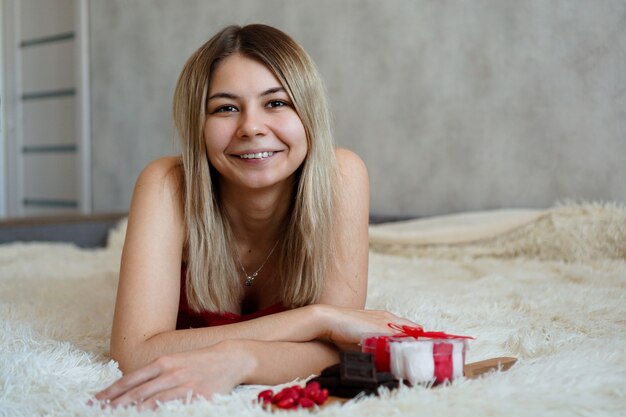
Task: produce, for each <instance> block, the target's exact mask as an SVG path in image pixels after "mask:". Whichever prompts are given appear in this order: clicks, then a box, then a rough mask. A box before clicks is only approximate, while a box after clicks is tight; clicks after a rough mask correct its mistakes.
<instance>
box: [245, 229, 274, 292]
mask: <svg viewBox="0 0 626 417" xmlns="http://www.w3.org/2000/svg"><path fill="white" fill-rule="evenodd" d="M277 245H278V240H277V241H276V243H274V246H273V247H272V250H271V251H270V253H268V254H267V258H265V261H263V264H262V265H261V266H260V267H259V269H257V270H256V271H254V272H253V273H252V274H248V271H246V268H244V267H243V263H241V258H240V257H239V252H238V251H237V260H238V261H239V266H240V267H241V270H242V271H243V273H244V275H245V276H246V287H251V286H252V281H254V279H255V278H256V276H257V275H259V272H260V271H261V269H263V267H264V266H265V264H266V263H267V261H269V260H270V256H272V253H274V249H276V246H277Z"/></svg>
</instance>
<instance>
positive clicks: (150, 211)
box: [129, 156, 184, 227]
mask: <svg viewBox="0 0 626 417" xmlns="http://www.w3.org/2000/svg"><path fill="white" fill-rule="evenodd" d="M183 187H184V183H183V170H182V162H181V159H180V157H176V156H169V157H164V158H159V159H156V160H154V161H152V162H150V163H149V164H148V165H147V166H146V167H145V168H144V169H143V171H141V173H140V174H139V177H138V178H137V182H136V183H135V190H134V192H133V199H132V203H131V208H130V219H129V220H132V222H131V223H133V225H134V224H150V227H157V226H158V227H162V226H164V225H165V224H169V223H171V225H172V226H173V227H180V226H181V225H182V219H183V192H182V191H183Z"/></svg>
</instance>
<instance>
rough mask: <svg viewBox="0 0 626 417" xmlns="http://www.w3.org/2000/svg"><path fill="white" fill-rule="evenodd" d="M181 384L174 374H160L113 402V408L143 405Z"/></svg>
mask: <svg viewBox="0 0 626 417" xmlns="http://www.w3.org/2000/svg"><path fill="white" fill-rule="evenodd" d="M180 382H181V381H180V379H179V378H177V377H176V376H175V375H174V374H172V373H169V374H160V375H158V376H157V377H156V378H153V379H151V380H148V381H145V382H143V383H142V384H140V385H138V386H137V387H135V388H133V389H131V390H128V391H127V392H125V393H124V394H122V395H120V396H119V397H117V398H115V399H114V400H112V401H111V406H112V407H114V408H115V407H128V406H132V405H138V404H142V403H143V402H144V401H146V399H149V398H152V397H154V396H157V395H158V394H160V393H161V392H165V391H168V390H170V389H173V388H175V387H177V386H179V385H180Z"/></svg>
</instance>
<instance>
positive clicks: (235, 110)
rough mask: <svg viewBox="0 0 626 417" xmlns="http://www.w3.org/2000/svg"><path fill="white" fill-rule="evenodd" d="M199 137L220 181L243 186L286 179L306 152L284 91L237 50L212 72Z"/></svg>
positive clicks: (297, 119) (269, 74)
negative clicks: (201, 132) (205, 110)
mask: <svg viewBox="0 0 626 417" xmlns="http://www.w3.org/2000/svg"><path fill="white" fill-rule="evenodd" d="M204 140H205V143H206V150H207V156H208V158H209V162H210V163H211V165H212V166H213V167H214V168H215V169H216V170H217V172H218V173H219V174H220V182H221V183H222V184H224V185H227V186H234V187H241V188H244V189H246V188H247V189H262V188H266V187H272V186H276V185H281V184H283V183H284V184H287V182H286V180H290V179H292V178H293V174H294V173H295V171H296V170H297V169H298V167H299V166H300V165H301V164H302V162H303V161H304V158H305V157H306V154H307V140H306V133H305V129H304V126H303V124H302V121H301V120H300V117H299V116H298V114H297V113H296V111H295V109H294V107H293V104H292V102H291V99H290V98H289V95H288V94H287V92H286V91H285V89H284V88H283V86H282V85H281V83H280V82H279V81H278V79H277V78H276V77H275V76H274V74H272V72H271V71H270V70H269V69H268V68H267V67H266V66H265V65H263V64H262V63H260V62H258V61H256V60H253V59H250V58H247V57H245V56H243V55H241V54H234V55H231V56H229V57H227V58H225V59H224V60H223V61H222V62H220V63H219V64H218V66H217V68H216V69H215V71H214V72H213V76H212V79H211V84H210V88H209V93H208V101H207V115H206V121H205V124H204Z"/></svg>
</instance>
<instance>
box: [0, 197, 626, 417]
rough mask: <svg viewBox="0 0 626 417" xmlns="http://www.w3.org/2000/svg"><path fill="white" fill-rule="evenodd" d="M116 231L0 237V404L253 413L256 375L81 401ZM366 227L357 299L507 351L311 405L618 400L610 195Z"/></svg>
mask: <svg viewBox="0 0 626 417" xmlns="http://www.w3.org/2000/svg"><path fill="white" fill-rule="evenodd" d="M520 215H521V216H522V217H520ZM524 216H525V217H524ZM522 218H523V221H520V219H522ZM477 219H478V220H477ZM494 219H495V220H494ZM495 223H497V224H495ZM494 225H495V226H496V227H494ZM394 227H395V229H394ZM455 228H456V231H455ZM394 230H395V232H397V234H398V239H397V242H395V243H394V241H393V239H389V238H390V236H391V237H393V233H394ZM407 232H411V233H413V235H412V234H411V233H408V234H407ZM483 232H484V233H483ZM455 233H456V234H457V236H458V237H459V238H458V239H456V240H455V238H454V236H455ZM123 234H124V225H123V224H121V225H120V226H119V227H118V230H116V231H113V232H112V233H111V236H110V240H109V245H108V247H107V248H105V249H99V250H81V249H78V248H76V247H74V246H71V245H64V244H45V243H41V244H19V243H16V244H10V245H4V246H0V317H1V322H0V416H35V415H46V416H79V415H80V416H95V415H114V416H134V415H158V416H239V415H242V416H260V415H266V414H267V412H266V411H264V410H263V409H261V408H260V407H259V406H257V405H255V404H253V402H252V401H251V399H252V398H253V397H254V396H255V394H256V392H257V391H258V389H259V387H249V388H247V389H240V390H238V391H237V392H236V393H234V394H232V395H228V396H222V397H218V398H215V399H213V400H212V401H204V400H198V401H194V402H192V403H191V404H183V403H181V402H172V403H167V404H165V405H164V406H163V407H162V408H160V409H159V410H157V411H156V412H154V413H153V412H149V411H146V412H141V413H140V412H138V411H137V410H136V409H133V408H130V409H126V410H106V411H102V410H100V409H98V408H93V407H89V406H87V405H86V403H87V401H88V400H89V399H90V397H91V396H92V395H93V394H94V393H95V392H97V391H98V390H100V389H101V388H103V387H105V386H107V385H108V384H110V383H111V382H113V381H114V380H115V379H116V378H118V377H119V376H120V375H121V374H120V372H119V370H118V369H117V366H116V363H115V362H113V361H111V360H110V359H109V357H108V343H109V331H110V323H111V318H112V311H113V304H114V298H115V288H116V280H117V270H118V266H119V258H120V247H121V242H122V240H123ZM371 235H372V252H371V256H370V284H369V297H368V308H383V309H389V310H391V311H394V312H395V313H398V314H400V315H403V316H406V317H409V318H411V319H413V320H415V321H417V322H419V323H421V324H423V325H424V327H425V328H426V329H429V330H444V331H449V332H451V333H459V334H468V335H473V336H475V337H476V340H475V341H472V342H471V344H470V351H469V353H468V361H469V362H471V361H475V360H481V359H485V358H489V357H495V356H515V357H517V358H519V361H518V363H517V364H516V365H515V366H513V368H511V369H510V370H509V371H507V372H498V373H492V374H489V375H487V376H485V377H484V378H481V379H478V380H458V381H455V382H454V383H453V384H451V385H448V386H444V387H439V388H434V389H426V388H422V387H416V388H412V389H409V388H403V389H401V390H398V391H395V392H391V393H384V394H383V396H382V398H362V399H358V400H354V401H350V402H348V403H346V404H344V405H332V406H328V407H324V408H322V409H320V410H318V411H314V412H313V413H315V414H317V415H320V416H413V415H415V416H421V415H425V416H429V415H433V416H459V415H466V416H479V415H507V416H528V415H541V416H550V415H559V416H561V415H563V416H565V415H588V416H599V415H615V416H618V415H619V416H623V415H625V414H626V353H625V352H626V348H625V345H626V299H625V291H624V290H625V287H626V209H625V208H623V207H620V206H616V205H607V204H604V205H601V204H588V205H568V206H561V207H556V208H553V209H551V210H548V211H544V212H522V213H520V212H511V213H503V212H497V213H482V214H480V215H476V214H467V215H460V216H453V217H445V218H443V219H434V220H433V219H429V220H425V221H417V222H415V221H413V222H408V223H406V224H404V225H403V226H402V227H401V228H399V229H398V228H397V226H390V225H382V226H373V227H372V228H371ZM401 235H402V236H401ZM407 236H409V237H408V238H407ZM410 236H413V237H410ZM442 236H443V237H442ZM398 242H400V243H398ZM288 413H289V414H290V415H293V416H297V415H300V416H305V415H309V414H310V412H309V411H304V410H302V411H288Z"/></svg>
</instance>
